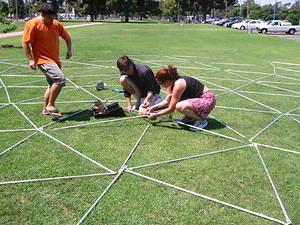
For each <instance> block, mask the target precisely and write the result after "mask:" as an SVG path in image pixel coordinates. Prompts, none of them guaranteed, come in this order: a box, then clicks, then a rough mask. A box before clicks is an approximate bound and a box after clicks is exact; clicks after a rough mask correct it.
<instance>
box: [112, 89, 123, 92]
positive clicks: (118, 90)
mask: <svg viewBox="0 0 300 225" xmlns="http://www.w3.org/2000/svg"><path fill="white" fill-rule="evenodd" d="M113 91H114V92H117V93H123V92H124V90H122V89H113Z"/></svg>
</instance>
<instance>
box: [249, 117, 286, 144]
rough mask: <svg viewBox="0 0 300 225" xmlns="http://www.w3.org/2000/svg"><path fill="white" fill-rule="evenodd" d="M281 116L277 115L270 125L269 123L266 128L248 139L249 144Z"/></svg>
mask: <svg viewBox="0 0 300 225" xmlns="http://www.w3.org/2000/svg"><path fill="white" fill-rule="evenodd" d="M282 116H283V115H282V114H281V115H279V116H278V117H277V118H276V119H274V120H273V121H272V122H271V123H269V124H268V125H267V126H266V127H264V128H263V129H262V130H261V131H259V132H258V133H257V134H255V135H254V136H253V137H252V138H250V139H249V141H250V142H252V141H253V140H254V139H255V138H256V137H257V136H259V135H260V134H261V133H263V132H264V131H266V130H267V129H268V128H270V127H271V126H272V125H273V124H274V123H275V122H277V121H278V120H279V119H280V118H281V117H282Z"/></svg>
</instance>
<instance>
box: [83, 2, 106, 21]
mask: <svg viewBox="0 0 300 225" xmlns="http://www.w3.org/2000/svg"><path fill="white" fill-rule="evenodd" d="M79 13H80V14H83V15H89V16H90V17H91V19H90V20H91V21H95V20H96V19H97V17H98V15H99V14H105V13H107V8H106V0H82V4H81V5H80V9H79Z"/></svg>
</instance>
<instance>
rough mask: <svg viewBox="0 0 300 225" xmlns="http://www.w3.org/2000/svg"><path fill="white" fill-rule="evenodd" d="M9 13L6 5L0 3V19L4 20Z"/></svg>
mask: <svg viewBox="0 0 300 225" xmlns="http://www.w3.org/2000/svg"><path fill="white" fill-rule="evenodd" d="M8 13H9V9H8V4H7V3H6V2H3V1H0V18H2V19H4V18H5V17H6V16H7V15H8Z"/></svg>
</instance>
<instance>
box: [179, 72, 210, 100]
mask: <svg viewBox="0 0 300 225" xmlns="http://www.w3.org/2000/svg"><path fill="white" fill-rule="evenodd" d="M179 78H182V79H184V80H185V82H186V88H185V91H184V92H183V93H182V95H181V98H180V101H182V100H186V99H188V98H197V97H199V96H200V95H201V94H202V93H203V90H204V85H203V84H202V83H200V82H199V81H197V80H196V79H194V78H192V77H188V76H180V77H179Z"/></svg>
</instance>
